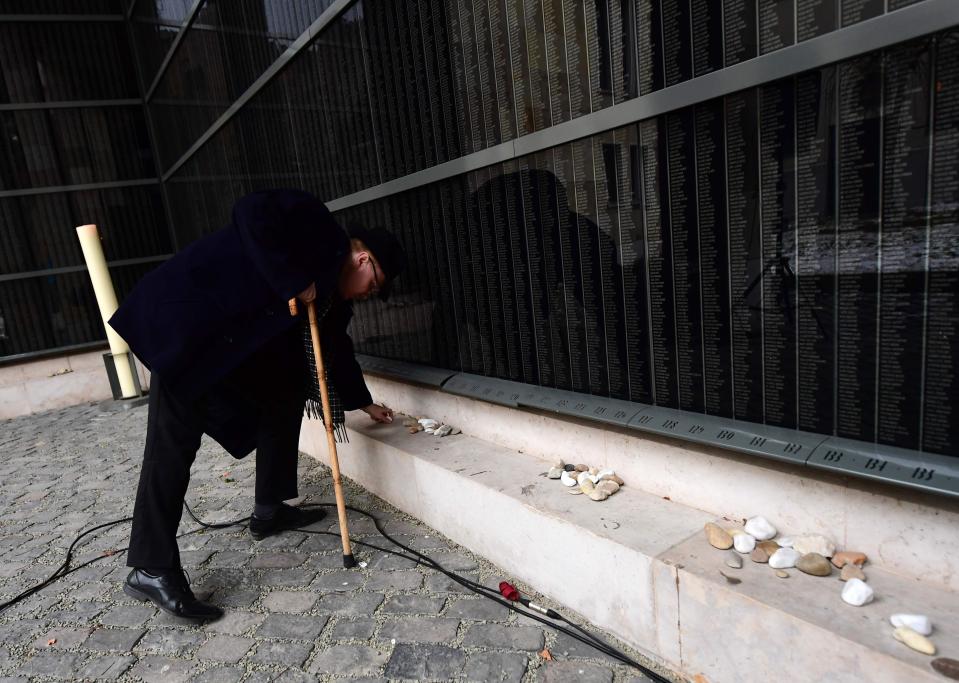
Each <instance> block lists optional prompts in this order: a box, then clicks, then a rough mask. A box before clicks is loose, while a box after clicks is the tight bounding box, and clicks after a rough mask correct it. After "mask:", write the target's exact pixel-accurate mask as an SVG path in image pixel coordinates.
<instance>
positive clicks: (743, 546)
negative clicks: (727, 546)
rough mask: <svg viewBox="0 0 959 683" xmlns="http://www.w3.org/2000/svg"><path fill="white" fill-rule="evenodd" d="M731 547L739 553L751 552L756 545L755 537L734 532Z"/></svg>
mask: <svg viewBox="0 0 959 683" xmlns="http://www.w3.org/2000/svg"><path fill="white" fill-rule="evenodd" d="M733 547H734V548H735V549H736V550H737V551H738V552H741V553H751V552H752V551H753V549H754V548H755V547H756V539H755V538H753V537H752V536H750V535H749V534H736V535H735V536H733Z"/></svg>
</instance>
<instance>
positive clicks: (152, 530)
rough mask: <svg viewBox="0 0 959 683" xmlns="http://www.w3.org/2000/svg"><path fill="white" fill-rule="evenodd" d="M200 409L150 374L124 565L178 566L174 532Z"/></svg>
mask: <svg viewBox="0 0 959 683" xmlns="http://www.w3.org/2000/svg"><path fill="white" fill-rule="evenodd" d="M202 416H203V411H202V407H201V406H199V405H197V404H194V403H191V402H184V401H180V400H179V399H178V398H176V397H175V396H174V395H173V394H171V393H170V392H168V391H166V390H165V389H164V387H163V383H162V381H161V380H160V378H159V377H158V376H157V375H156V374H154V375H153V377H152V378H151V382H150V408H149V415H148V418H147V439H146V447H145V448H144V452H143V468H142V469H141V470H140V484H139V486H138V487H137V499H136V503H135V504H134V507H133V530H132V531H131V533H130V550H129V551H128V553H127V565H128V566H130V567H157V568H171V567H179V566H180V552H179V549H178V548H177V543H176V530H177V527H178V526H179V525H180V516H181V515H182V513H183V499H184V497H185V496H186V489H187V485H188V484H189V483H190V466H191V465H192V464H193V461H194V459H195V458H196V451H197V449H198V448H199V447H200V438H201V437H202V435H203V422H202Z"/></svg>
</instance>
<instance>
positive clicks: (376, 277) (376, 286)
mask: <svg viewBox="0 0 959 683" xmlns="http://www.w3.org/2000/svg"><path fill="white" fill-rule="evenodd" d="M370 267H372V268H373V283H372V284H371V285H370V296H376V295H377V294H379V293H380V274H379V273H378V272H377V270H376V264H375V263H373V259H372V258H371V259H370Z"/></svg>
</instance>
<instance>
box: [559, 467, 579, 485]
mask: <svg viewBox="0 0 959 683" xmlns="http://www.w3.org/2000/svg"><path fill="white" fill-rule="evenodd" d="M559 480H560V481H561V482H563V486H576V485H577V484H578V482H577V481H576V477H571V476H570V473H569V472H566V471H565V470H564V471H563V474H561V475H560V477H559Z"/></svg>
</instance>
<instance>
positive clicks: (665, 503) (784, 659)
mask: <svg viewBox="0 0 959 683" xmlns="http://www.w3.org/2000/svg"><path fill="white" fill-rule="evenodd" d="M348 424H349V427H350V429H351V435H350V439H351V443H350V444H344V445H342V446H341V447H340V449H339V454H340V465H341V468H342V470H343V473H344V474H345V475H346V476H349V477H350V478H352V479H354V480H355V481H357V482H358V483H360V484H362V485H363V486H364V487H366V488H368V489H369V490H370V491H371V492H373V493H375V494H377V495H379V496H381V497H383V498H384V499H386V500H387V501H389V502H390V503H391V504H393V505H395V506H397V507H398V508H400V509H402V510H404V511H405V512H407V513H409V514H411V515H413V516H415V517H417V518H419V519H421V520H423V521H424V522H426V523H427V524H429V525H430V526H432V527H434V528H435V529H437V530H438V531H440V532H442V533H443V534H445V535H446V536H448V537H449V538H451V539H453V540H454V541H456V542H457V543H460V544H462V545H464V546H466V547H467V548H469V549H470V550H471V551H473V552H475V553H477V554H480V555H482V556H484V557H486V558H487V559H489V560H490V561H492V562H494V563H495V564H497V565H499V566H501V567H503V568H504V569H505V570H506V571H508V572H510V573H511V574H512V575H513V576H515V577H517V578H519V579H520V580H522V581H524V582H526V583H528V584H529V585H531V586H533V587H535V588H536V590H538V591H540V592H542V593H543V594H545V595H548V596H550V597H551V598H552V599H554V600H556V601H557V602H558V603H560V604H563V605H566V606H568V607H569V608H571V609H572V610H575V611H576V612H578V613H579V614H581V615H583V617H585V618H586V619H588V620H589V621H591V622H593V623H595V624H596V625H597V626H600V627H602V628H605V629H608V630H610V631H612V632H614V633H615V634H617V635H618V636H620V637H621V638H623V639H624V640H625V641H627V642H629V643H630V644H632V645H634V646H635V647H637V648H638V649H640V650H641V651H643V652H645V653H646V654H648V655H649V656H651V657H652V658H654V659H656V660H659V661H661V662H664V663H665V664H666V665H667V666H669V667H670V668H673V669H675V670H678V671H680V672H683V673H684V674H686V675H689V676H693V675H695V674H703V675H704V676H705V677H706V679H707V680H709V681H743V680H756V681H760V680H767V679H769V678H770V677H772V676H776V677H781V675H782V673H783V672H785V671H791V672H795V674H796V675H797V676H798V675H800V672H801V675H802V678H803V679H804V680H820V679H825V678H826V677H827V676H828V677H829V678H830V679H833V680H857V681H861V680H869V681H890V682H892V681H902V680H910V681H923V680H928V681H935V680H941V679H940V678H939V677H938V675H937V674H935V673H934V672H933V671H932V669H931V668H930V667H929V661H931V658H929V657H925V656H924V655H920V654H918V653H915V652H912V651H911V650H908V649H907V648H906V647H904V646H902V645H900V644H899V643H896V642H895V641H894V640H893V639H892V636H891V631H892V628H891V627H889V626H888V622H887V621H886V620H887V618H888V615H889V614H890V613H892V612H897V611H922V612H924V613H927V614H929V615H930V616H931V617H932V619H933V621H934V623H935V624H936V625H937V631H936V632H935V634H934V636H933V639H934V641H935V642H936V644H937V646H938V647H939V650H940V653H942V654H944V655H946V656H949V655H950V654H953V656H954V655H955V653H956V652H959V637H956V634H959V617H957V616H956V615H959V600H957V597H956V595H955V594H953V593H950V592H947V591H944V590H942V589H938V588H936V587H930V586H928V585H924V584H922V583H920V582H918V581H915V580H912V579H908V578H902V577H900V576H897V575H895V574H892V573H890V572H888V571H883V570H882V569H880V568H879V567H873V566H869V565H867V567H866V572H867V576H868V577H869V581H870V583H871V584H872V585H873V586H874V587H875V588H876V592H877V596H878V598H877V600H876V601H875V602H874V603H872V604H870V605H867V606H865V607H861V608H855V607H851V606H849V605H846V604H845V603H843V602H842V601H841V599H840V597H839V591H840V590H841V584H840V583H839V581H838V579H837V578H836V577H835V575H834V577H833V578H815V577H810V576H805V575H801V573H800V572H798V571H797V570H792V571H791V572H790V573H791V574H792V576H791V578H789V579H786V580H783V579H779V578H777V577H775V575H774V574H773V572H772V571H771V570H770V569H769V568H768V567H765V566H760V565H754V564H752V563H750V562H749V560H748V558H747V559H746V562H745V565H746V566H744V567H743V569H741V570H738V572H737V570H729V571H728V573H730V572H737V573H738V574H739V575H741V576H742V579H743V582H742V583H741V584H739V585H735V586H733V585H729V584H727V583H726V581H725V579H724V578H723V577H722V576H720V575H719V572H718V570H719V569H720V568H724V564H723V553H722V552H721V551H718V550H715V549H713V548H711V547H709V546H708V545H707V544H706V542H705V539H704V537H703V534H702V526H703V524H704V523H705V522H707V521H713V520H714V517H713V516H712V515H710V514H708V513H706V512H703V511H700V510H696V509H694V508H691V507H688V506H685V505H681V504H678V503H676V502H673V501H670V500H666V499H664V498H663V497H661V496H658V495H653V494H650V493H646V492H644V491H641V490H639V489H638V488H637V487H635V486H632V487H631V486H629V480H628V479H627V485H626V486H625V487H624V488H623V490H622V491H620V492H619V493H617V494H616V495H615V496H613V497H612V498H610V499H609V500H607V501H605V502H603V503H594V502H593V501H590V500H588V499H586V498H585V497H583V496H571V495H569V494H568V493H567V492H566V489H565V487H563V486H562V485H561V484H560V483H559V482H556V481H551V480H548V479H546V477H545V472H546V470H547V469H548V466H549V463H548V462H546V461H544V460H542V459H540V458H537V457H534V456H532V455H529V454H524V453H522V452H518V451H515V450H509V449H507V448H504V447H501V446H497V445H494V444H491V443H488V442H485V441H481V440H479V439H476V438H472V437H469V436H466V435H459V436H451V437H446V438H443V439H438V438H435V437H431V436H429V435H426V434H423V433H420V434H416V435H410V434H408V433H407V431H406V430H405V429H404V428H403V427H402V425H401V424H399V423H397V424H394V425H389V426H386V425H374V424H372V423H371V422H370V421H369V420H368V418H367V417H366V416H365V415H361V419H358V418H357V419H352V418H351V419H349V420H348ZM300 445H301V449H302V450H303V451H305V452H307V453H309V454H311V455H314V456H318V457H319V458H320V459H321V460H324V461H325V460H326V459H327V454H326V438H325V434H324V433H323V431H322V425H320V423H318V422H312V421H307V422H304V429H303V433H302V436H301V444H300ZM583 460H584V461H589V458H588V457H586V456H584V457H583ZM724 523H725V524H726V525H728V524H729V523H728V522H724Z"/></svg>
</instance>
